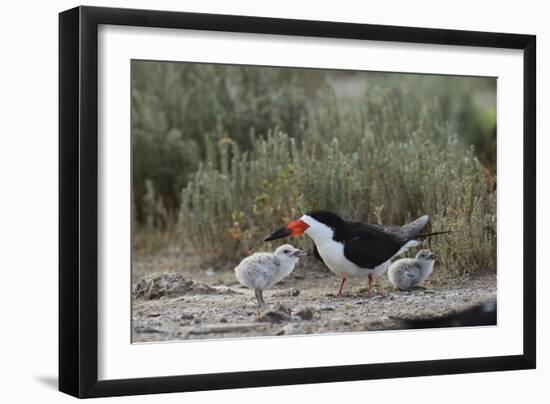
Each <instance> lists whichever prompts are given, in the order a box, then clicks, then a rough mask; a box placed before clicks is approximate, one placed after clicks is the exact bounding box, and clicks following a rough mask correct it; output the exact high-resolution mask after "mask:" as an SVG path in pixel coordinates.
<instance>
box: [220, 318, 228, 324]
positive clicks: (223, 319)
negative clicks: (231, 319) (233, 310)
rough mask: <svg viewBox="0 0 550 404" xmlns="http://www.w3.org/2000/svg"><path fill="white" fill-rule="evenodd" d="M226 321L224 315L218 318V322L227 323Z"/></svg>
mask: <svg viewBox="0 0 550 404" xmlns="http://www.w3.org/2000/svg"><path fill="white" fill-rule="evenodd" d="M227 321H228V320H227V318H225V317H222V318H220V323H227Z"/></svg>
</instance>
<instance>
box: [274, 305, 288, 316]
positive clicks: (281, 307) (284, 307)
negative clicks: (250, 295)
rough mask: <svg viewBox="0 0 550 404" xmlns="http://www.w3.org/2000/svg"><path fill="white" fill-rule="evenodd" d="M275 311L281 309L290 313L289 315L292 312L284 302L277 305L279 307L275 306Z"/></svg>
mask: <svg viewBox="0 0 550 404" xmlns="http://www.w3.org/2000/svg"><path fill="white" fill-rule="evenodd" d="M275 311H280V312H282V313H285V314H288V315H289V316H290V314H291V311H290V309H289V308H288V307H286V306H284V305H282V304H279V305H277V307H275Z"/></svg>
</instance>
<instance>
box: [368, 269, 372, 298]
mask: <svg viewBox="0 0 550 404" xmlns="http://www.w3.org/2000/svg"><path fill="white" fill-rule="evenodd" d="M372 283H373V276H372V274H369V290H368V292H367V293H368V294H369V296H370V295H371V294H372Z"/></svg>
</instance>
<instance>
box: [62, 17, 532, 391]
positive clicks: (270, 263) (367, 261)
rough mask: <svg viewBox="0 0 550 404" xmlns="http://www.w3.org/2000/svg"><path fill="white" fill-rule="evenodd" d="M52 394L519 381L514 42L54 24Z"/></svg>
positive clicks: (524, 128)
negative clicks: (55, 320) (482, 375)
mask: <svg viewBox="0 0 550 404" xmlns="http://www.w3.org/2000/svg"><path fill="white" fill-rule="evenodd" d="M59 47H60V48H59V83H60V84H59V98H60V104H59V128H60V129H59V147H60V153H59V155H60V161H59V166H60V173H59V178H60V194H59V196H60V198H59V200H60V207H59V209H60V223H59V226H60V229H59V232H60V240H59V244H60V251H59V260H60V265H59V316H60V321H59V389H60V390H61V391H63V392H65V393H68V394H70V395H73V396H76V397H101V396H115V395H132V394H149V393H163V392H183V391H196V390H209V389H225V388H240V387H256V386H273V385H286V384H301V383H324V382H334V381H346V380H362V379H379V378H396V377H410V376H426V375H440V374H456V373H466V372H487V371H499V370H513V369H531V368H534V367H535V363H536V360H535V358H536V341H535V334H536V329H535V327H536V325H535V317H536V316H535V309H536V305H535V301H536V296H535V119H536V116H535V100H536V87H535V66H536V63H535V60H536V56H535V55H536V39H535V36H532V35H521V34H505V33H489V32H471V31H456V30H444V29H426V28H411V27H397V26H380V25H368V24H350V23H339V22H327V21H309V20H286V19H273V18H261V17H245V16H228V15H213V14H196V13H181V12H166V11H151V10H126V9H109V8H94V7H78V8H75V9H71V10H68V11H65V12H63V13H61V14H60V17H59Z"/></svg>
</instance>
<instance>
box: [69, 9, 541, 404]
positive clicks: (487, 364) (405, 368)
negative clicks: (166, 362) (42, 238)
mask: <svg viewBox="0 0 550 404" xmlns="http://www.w3.org/2000/svg"><path fill="white" fill-rule="evenodd" d="M100 24H113V25H126V26H140V27H159V28H181V29H194V30H209V31H224V32H242V33H258V34H278V35H291V36H309V37H319V38H344V39H359V40H371V41H372V40H375V41H392V42H405V43H422V44H439V45H449V46H454V45H463V46H476V47H487V48H509V49H520V50H523V60H524V77H523V80H524V90H523V114H524V115H523V119H524V122H523V141H524V156H523V170H524V178H523V179H524V189H523V195H524V210H523V218H524V229H523V249H524V262H523V265H524V266H523V288H524V290H523V322H524V323H523V354H521V355H513V356H496V357H483V358H467V359H446V360H429V361H416V362H401V363H380V364H365V365H351V366H333V367H314V368H298V369H284V370H283V369H282V370H264V371H251V372H235V373H219V374H203V375H182V376H170V377H150V378H139V379H123V380H107V381H98V376H97V371H98V322H97V319H98V282H97V280H98V268H97V266H98V138H97V136H98V135H97V131H98V104H97V102H98V87H97V85H98V66H97V62H98V54H97V52H98V26H99V25H100ZM535 73H536V37H535V36H534V35H519V34H505V33H491V32H473V31H459V30H444V29H426V28H411V27H397V26H383V25H369V24H351V23H340V22H326V21H306V20H289V19H278V18H263V17H262V18H261V17H245V16H229V15H214V14H197V13H184V12H168V11H150V10H131V9H112V8H96V7H77V8H73V9H71V10H67V11H64V12H62V13H60V15H59V390H61V391H63V392H65V393H68V394H70V395H73V396H76V397H81V398H84V397H103V396H120V395H133V394H150V393H167V392H183V391H196V390H211V389H227V388H242V387H259V386H275V385H291V384H301V383H325V382H337V381H351V380H363V379H381V378H396V377H411V376H427V375H442V374H459V373H469V372H489V371H501V370H513V369H533V368H535V366H536V323H535V318H536V311H535V310H536V295H535V293H536V291H535V282H536V278H535V277H536V274H535V272H536V271H535V269H536V262H535V257H536V254H535V249H536V247H535V245H536V243H535V237H536V236H535V226H536V222H535V210H536V209H535V203H536V202H535V195H536V189H535V174H536V172H535V147H536V144H535V120H536V112H535V110H536V109H535V103H536V88H535V87H536V81H535V80H536V74H535Z"/></svg>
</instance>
